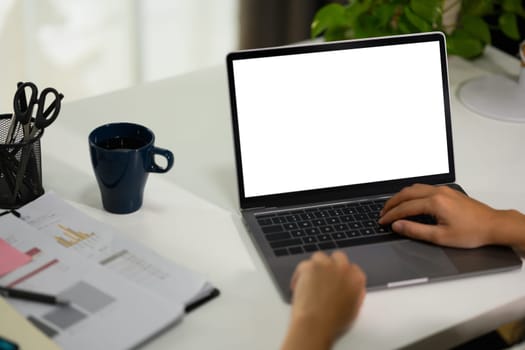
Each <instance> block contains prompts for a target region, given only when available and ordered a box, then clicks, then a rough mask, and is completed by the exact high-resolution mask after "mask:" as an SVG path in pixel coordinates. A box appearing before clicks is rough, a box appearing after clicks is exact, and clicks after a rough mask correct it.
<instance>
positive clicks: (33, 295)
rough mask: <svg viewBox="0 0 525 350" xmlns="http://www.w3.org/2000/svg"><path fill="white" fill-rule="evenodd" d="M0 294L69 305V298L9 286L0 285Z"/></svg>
mask: <svg viewBox="0 0 525 350" xmlns="http://www.w3.org/2000/svg"><path fill="white" fill-rule="evenodd" d="M0 295H3V296H4V297H7V298H16V299H22V300H27V301H35V302H39V303H45V304H52V305H68V304H69V300H64V299H61V298H59V297H57V296H54V295H49V294H43V293H37V292H31V291H28V290H23V289H13V288H7V287H0Z"/></svg>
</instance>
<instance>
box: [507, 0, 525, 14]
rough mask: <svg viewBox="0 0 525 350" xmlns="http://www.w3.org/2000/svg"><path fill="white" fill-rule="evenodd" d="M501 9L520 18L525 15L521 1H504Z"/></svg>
mask: <svg viewBox="0 0 525 350" xmlns="http://www.w3.org/2000/svg"><path fill="white" fill-rule="evenodd" d="M501 7H502V8H503V11H505V12H510V13H515V14H517V15H520V16H523V15H524V14H525V11H524V10H523V5H522V3H521V0H503V2H502V3H501Z"/></svg>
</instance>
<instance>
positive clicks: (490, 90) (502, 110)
mask: <svg viewBox="0 0 525 350" xmlns="http://www.w3.org/2000/svg"><path fill="white" fill-rule="evenodd" d="M520 57H521V70H520V76H519V78H518V80H517V81H516V80H514V79H511V78H508V77H506V76H502V75H490V76H483V77H478V78H475V79H472V80H469V81H467V82H466V83H465V84H463V85H462V86H461V88H460V90H459V99H460V100H461V102H462V103H463V104H464V105H465V106H467V107H468V108H470V109H471V110H473V111H474V112H476V113H478V114H481V115H483V116H485V117H489V118H493V119H499V120H505V121H513V122H525V41H523V42H522V43H521V44H520Z"/></svg>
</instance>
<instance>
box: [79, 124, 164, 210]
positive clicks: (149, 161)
mask: <svg viewBox="0 0 525 350" xmlns="http://www.w3.org/2000/svg"><path fill="white" fill-rule="evenodd" d="M154 142H155V135H154V134H153V132H152V131H151V130H150V129H148V128H146V127H144V126H142V125H138V124H133V123H110V124H106V125H102V126H99V127H97V128H96V129H94V130H93V131H92V132H91V133H90V134H89V151H90V154H91V163H92V165H93V170H94V171H95V177H96V178H97V182H98V186H99V189H100V194H101V196H102V204H103V205H104V209H106V210H107V211H109V212H112V213H117V214H126V213H131V212H134V211H136V210H138V209H139V208H140V207H141V206H142V198H143V194H144V187H145V185H146V180H147V179H148V174H149V173H165V172H167V171H169V170H170V169H171V167H172V166H173V153H172V152H171V151H169V150H167V149H163V148H159V147H155V146H154ZM155 155H160V156H162V157H164V158H165V159H166V161H167V164H166V166H165V167H161V166H159V165H158V164H157V163H156V162H155Z"/></svg>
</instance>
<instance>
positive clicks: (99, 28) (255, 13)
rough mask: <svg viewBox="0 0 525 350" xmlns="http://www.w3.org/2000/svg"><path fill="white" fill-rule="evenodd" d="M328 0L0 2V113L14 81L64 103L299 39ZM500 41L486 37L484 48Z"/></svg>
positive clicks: (7, 109)
mask: <svg viewBox="0 0 525 350" xmlns="http://www.w3.org/2000/svg"><path fill="white" fill-rule="evenodd" d="M446 1H448V2H451V3H457V2H461V0H445V2H446ZM333 2H338V3H341V4H348V0H149V1H147V0H1V1H0V50H1V51H0V52H1V55H0V113H8V112H10V111H11V109H12V106H11V105H12V97H13V94H14V92H15V90H16V83H17V82H18V81H33V82H35V83H36V84H37V86H39V87H40V89H43V88H44V87H46V86H52V87H55V88H57V89H58V90H59V91H61V92H63V93H64V95H65V99H64V101H65V102H67V101H72V100H76V99H80V98H85V97H89V96H93V95H97V94H102V93H106V92H109V91H113V90H117V89H122V88H126V87H129V86H133V85H136V84H141V83H144V82H149V81H154V80H159V79H164V78H167V77H170V76H174V75H179V74H184V73H187V72H191V71H193V70H197V69H202V68H206V67H208V66H212V65H217V64H221V63H222V62H224V59H225V55H226V54H227V53H228V52H229V51H233V50H237V49H245V48H256V47H267V46H274V45H284V44H290V43H296V42H300V41H303V40H307V39H309V37H310V24H311V23H312V20H313V18H314V15H315V13H316V12H317V10H318V9H319V8H321V7H322V6H323V5H326V4H327V3H333ZM520 21H521V22H520V28H521V30H522V33H523V31H524V30H525V29H524V27H525V24H523V21H522V19H520ZM502 43H503V44H505V42H504V41H503V40H502V39H499V38H497V37H494V40H493V45H495V46H497V47H499V46H501V47H503V49H505V47H504V46H505V45H500V44H502ZM507 46H508V47H509V48H510V50H514V52H517V51H516V48H517V46H516V44H515V43H513V42H511V43H510V44H508V45H507ZM501 47H500V48H501ZM509 52H510V51H509Z"/></svg>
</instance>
